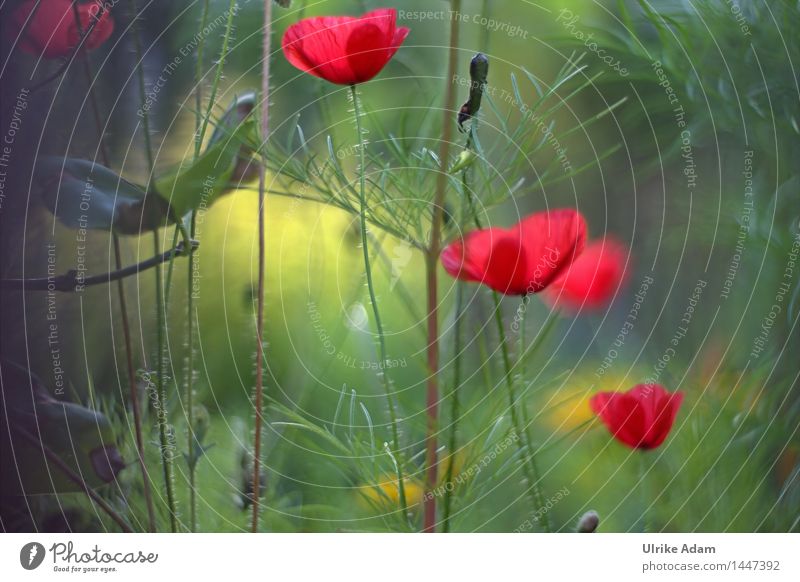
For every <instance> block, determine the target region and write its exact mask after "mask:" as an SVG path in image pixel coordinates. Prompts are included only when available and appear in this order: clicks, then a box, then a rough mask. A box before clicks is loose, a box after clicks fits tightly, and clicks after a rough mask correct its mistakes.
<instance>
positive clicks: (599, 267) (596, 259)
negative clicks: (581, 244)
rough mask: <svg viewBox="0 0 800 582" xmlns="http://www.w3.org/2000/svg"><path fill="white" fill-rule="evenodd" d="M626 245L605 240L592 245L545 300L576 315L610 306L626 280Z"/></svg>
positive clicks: (546, 293)
mask: <svg viewBox="0 0 800 582" xmlns="http://www.w3.org/2000/svg"><path fill="white" fill-rule="evenodd" d="M627 254H628V252H627V249H626V248H625V245H623V244H621V243H619V242H617V241H615V240H613V239H611V238H606V239H602V240H598V241H592V242H590V243H589V244H587V245H586V248H585V249H584V250H583V252H582V253H581V254H580V256H579V257H578V258H576V259H575V260H574V261H573V262H572V264H571V265H570V266H569V268H567V269H566V270H565V271H564V272H563V273H562V274H561V275H560V276H559V277H558V279H556V280H555V281H553V284H552V285H550V286H549V287H548V288H547V289H546V290H545V292H544V293H543V297H544V299H545V301H547V303H549V304H550V305H554V306H555V305H559V306H564V307H567V308H569V309H573V310H575V311H577V310H579V309H582V308H586V309H597V308H599V307H603V306H604V305H607V304H608V303H609V302H610V301H611V299H612V298H613V297H614V293H616V291H617V289H618V288H619V286H620V285H621V284H622V283H623V281H624V279H625V274H626V273H625V260H626V257H627Z"/></svg>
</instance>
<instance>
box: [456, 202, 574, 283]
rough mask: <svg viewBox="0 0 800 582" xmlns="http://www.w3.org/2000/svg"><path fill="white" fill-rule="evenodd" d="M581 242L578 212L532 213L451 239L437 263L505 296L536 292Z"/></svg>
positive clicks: (568, 260) (556, 273)
mask: <svg viewBox="0 0 800 582" xmlns="http://www.w3.org/2000/svg"><path fill="white" fill-rule="evenodd" d="M584 244H586V221H585V220H584V219H583V216H582V215H581V214H580V212H578V211H577V210H574V209H571V208H565V209H561V210H552V211H550V212H537V213H536V214H532V215H530V216H528V217H527V218H525V219H523V220H522V221H520V222H519V223H518V224H516V225H515V226H514V227H512V228H510V229H504V228H485V229H481V230H476V231H473V232H471V233H469V234H468V235H466V236H465V237H464V238H463V239H462V240H457V241H455V242H453V243H451V244H450V245H449V246H448V247H447V248H445V249H444V251H443V252H442V265H443V266H444V268H445V270H446V271H447V272H448V273H450V275H452V276H453V277H456V278H459V279H462V280H464V281H475V282H478V283H483V284H484V285H487V286H488V287H491V288H492V289H494V290H495V291H499V292H500V293H505V294H507V295H527V294H528V293H537V292H539V291H541V290H542V289H544V288H545V287H547V286H548V285H549V284H550V283H552V282H553V281H554V280H555V279H556V278H557V277H558V276H559V275H560V274H561V273H562V272H563V271H564V270H565V269H566V268H567V267H568V266H569V265H570V263H571V262H572V261H573V260H574V259H575V257H577V256H578V255H579V254H580V253H581V251H582V250H583V246H584Z"/></svg>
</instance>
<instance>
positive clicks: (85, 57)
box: [72, 2, 174, 532]
mask: <svg viewBox="0 0 800 582" xmlns="http://www.w3.org/2000/svg"><path fill="white" fill-rule="evenodd" d="M104 9H105V5H102V6H101V8H100V10H98V16H97V18H100V17H101V16H102V13H101V12H100V11H101V10H104ZM72 16H73V18H74V20H75V27H76V29H77V31H78V36H79V37H81V38H84V31H83V25H82V23H81V17H80V12H79V11H78V4H77V2H73V3H72ZM95 22H96V21H95ZM81 61H82V62H83V72H84V75H85V76H86V83H87V85H88V92H89V102H90V105H91V109H92V115H93V117H94V125H95V130H96V131H97V140H98V146H99V150H100V156H101V159H102V161H103V165H105V166H106V167H107V168H110V167H111V159H110V156H109V154H108V148H107V147H106V142H105V139H104V135H105V133H104V132H103V125H102V123H101V122H100V107H99V105H98V103H97V95H96V92H95V83H94V81H95V76H94V72H93V71H92V63H91V60H90V59H89V53H88V52H85V51H84V52H83V53H81ZM111 238H112V242H113V245H114V268H115V269H116V270H117V271H119V270H120V269H122V252H121V248H120V241H119V235H118V234H117V233H116V232H112V233H111ZM173 246H174V245H173ZM117 293H118V296H119V309H120V318H121V320H122V338H123V342H124V344H125V366H126V371H127V374H128V391H129V397H130V400H131V408H132V410H133V426H134V434H135V439H136V457H137V460H138V462H139V469H140V470H141V473H142V490H143V493H144V501H145V506H146V508H147V524H148V529H149V531H151V532H154V531H155V530H156V515H155V509H154V508H153V497H152V494H151V492H150V475H149V474H148V472H147V464H146V463H145V460H144V438H143V437H142V414H141V410H140V409H139V395H138V393H137V390H136V386H137V384H136V369H135V367H134V365H133V344H132V342H131V327H130V321H129V319H128V305H127V301H126V298H125V285H124V283H123V281H122V279H119V280H118V281H117Z"/></svg>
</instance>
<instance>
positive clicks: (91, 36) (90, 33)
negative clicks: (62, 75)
mask: <svg viewBox="0 0 800 582" xmlns="http://www.w3.org/2000/svg"><path fill="white" fill-rule="evenodd" d="M37 3H38V4H39V6H38V8H37V7H36V5H37ZM76 9H77V11H78V17H79V20H80V27H79V26H78V23H77V22H76V21H75V12H74V10H73V7H72V0H25V1H24V2H23V3H22V4H20V6H19V7H18V8H17V10H16V11H15V12H14V16H13V21H14V23H15V25H16V26H19V27H20V28H23V30H24V32H23V35H22V38H21V41H20V44H19V46H20V49H22V50H23V51H25V52H27V53H31V54H33V55H36V56H39V55H41V56H43V57H44V58H46V59H54V58H58V57H63V56H67V55H69V54H71V53H72V51H73V50H74V49H75V47H77V46H78V45H79V44H80V42H81V33H83V34H84V35H85V38H84V40H83V44H82V45H81V46H82V49H83V50H87V51H91V50H94V49H96V48H97V47H99V46H100V45H102V44H103V43H104V42H106V41H107V40H108V38H109V37H110V36H111V33H113V32H114V19H113V18H112V17H111V14H110V13H109V11H108V10H107V9H106V8H105V7H104V6H103V5H102V4H101V3H100V2H94V1H93V2H79V3H78V4H77V6H76ZM34 10H36V12H35V13H34Z"/></svg>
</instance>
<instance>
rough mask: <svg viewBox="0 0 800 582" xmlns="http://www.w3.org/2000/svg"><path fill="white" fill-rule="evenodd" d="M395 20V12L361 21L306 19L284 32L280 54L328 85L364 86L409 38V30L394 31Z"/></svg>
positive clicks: (375, 14) (370, 14)
mask: <svg viewBox="0 0 800 582" xmlns="http://www.w3.org/2000/svg"><path fill="white" fill-rule="evenodd" d="M396 19H397V11H396V10H394V9H381V10H374V11H372V12H368V13H366V14H364V15H363V16H361V17H360V18H353V17H349V16H338V17H316V18H306V19H304V20H301V21H300V22H298V23H296V24H293V25H292V26H290V27H289V28H288V29H287V30H286V32H285V33H284V35H283V40H282V47H283V52H284V54H285V55H286V58H287V60H288V61H289V62H290V63H292V64H293V65H294V66H295V67H297V68H298V69H300V70H301V71H304V72H306V73H310V74H312V75H314V76H317V77H320V78H322V79H325V80H326V81H329V82H331V83H336V84H339V85H353V84H356V83H363V82H364V81H368V80H370V79H372V78H373V77H374V76H375V75H377V74H378V73H379V72H380V71H381V69H383V67H384V66H386V63H388V62H389V60H391V58H392V57H393V56H394V54H395V53H396V52H397V49H398V48H399V46H400V44H401V43H402V42H403V40H404V39H405V37H406V35H407V34H408V29H405V28H401V29H396V27H395V22H396Z"/></svg>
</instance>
